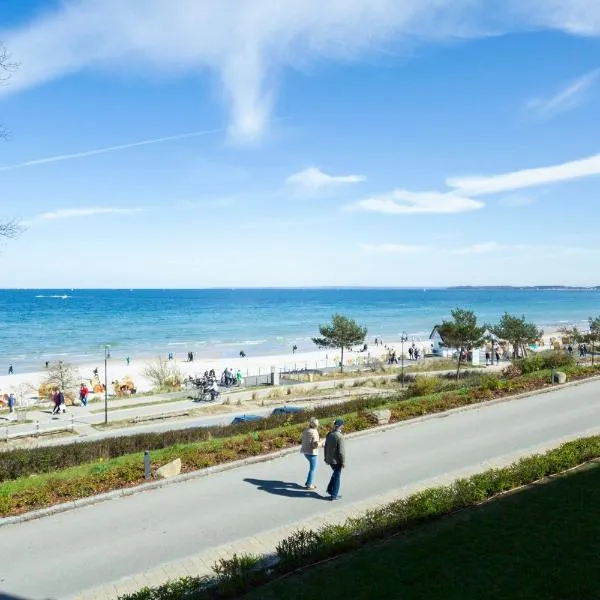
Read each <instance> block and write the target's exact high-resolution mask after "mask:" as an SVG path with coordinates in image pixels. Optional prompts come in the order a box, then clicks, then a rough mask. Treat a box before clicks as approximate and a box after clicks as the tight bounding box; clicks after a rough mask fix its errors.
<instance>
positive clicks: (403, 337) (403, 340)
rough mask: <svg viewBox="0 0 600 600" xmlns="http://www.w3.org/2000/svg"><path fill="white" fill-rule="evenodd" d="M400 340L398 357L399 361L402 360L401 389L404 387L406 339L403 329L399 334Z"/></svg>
mask: <svg viewBox="0 0 600 600" xmlns="http://www.w3.org/2000/svg"><path fill="white" fill-rule="evenodd" d="M400 341H401V342H402V355H401V357H400V361H401V362H402V389H404V342H407V341H408V336H407V335H406V332H405V331H403V332H402V333H401V334H400Z"/></svg>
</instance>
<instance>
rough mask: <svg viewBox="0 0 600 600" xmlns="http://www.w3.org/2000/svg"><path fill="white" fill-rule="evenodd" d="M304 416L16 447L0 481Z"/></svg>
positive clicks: (352, 405) (373, 402)
mask: <svg viewBox="0 0 600 600" xmlns="http://www.w3.org/2000/svg"><path fill="white" fill-rule="evenodd" d="M392 399H397V398H390V397H381V396H380V397H377V398H359V399H356V400H349V401H348V402H343V403H340V404H334V405H331V406H321V407H319V408H316V409H315V410H314V411H312V412H311V415H315V416H317V417H318V418H327V417H336V416H338V415H339V414H346V413H351V412H356V411H358V410H369V409H373V408H377V407H378V406H381V405H383V404H386V403H387V402H389V401H390V400H392ZM306 419H307V416H306V414H304V413H295V414H290V415H275V416H270V417H267V418H265V419H262V420H260V421H252V422H246V423H239V424H236V425H225V426H222V425H216V426H213V427H190V428H189V429H180V430H174V431H165V432H161V433H140V434H135V435H127V436H121V437H113V438H105V439H102V440H95V441H92V442H75V443H72V444H64V445H60V446H43V447H39V448H16V449H14V450H8V451H5V452H0V482H3V481H9V480H12V479H17V478H19V477H24V476H27V475H32V474H34V473H35V474H39V473H52V472H54V471H59V470H62V469H67V468H69V467H75V466H78V465H83V464H86V463H91V462H95V461H98V460H109V459H111V458H118V457H120V456H125V455H127V454H135V453H137V452H143V451H145V450H160V449H163V448H170V447H172V446H175V445H177V444H190V443H194V442H206V441H209V440H212V439H223V438H231V437H234V436H236V435H240V434H243V433H257V432H261V431H267V430H270V429H274V428H276V427H281V426H282V425H285V424H299V423H304V422H305V421H306Z"/></svg>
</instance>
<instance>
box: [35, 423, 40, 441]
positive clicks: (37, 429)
mask: <svg viewBox="0 0 600 600" xmlns="http://www.w3.org/2000/svg"><path fill="white" fill-rule="evenodd" d="M35 437H40V422H39V421H36V422H35Z"/></svg>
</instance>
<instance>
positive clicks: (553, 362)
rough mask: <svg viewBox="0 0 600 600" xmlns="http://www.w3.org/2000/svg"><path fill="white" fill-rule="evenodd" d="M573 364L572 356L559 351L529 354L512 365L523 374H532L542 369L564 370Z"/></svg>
mask: <svg viewBox="0 0 600 600" xmlns="http://www.w3.org/2000/svg"><path fill="white" fill-rule="evenodd" d="M574 364H575V359H574V358H573V356H571V355H570V354H568V353H567V352H562V351H560V350H546V351H544V352H537V353H536V354H530V355H529V356H526V357H525V358H521V359H519V360H515V361H514V365H515V366H516V367H517V368H518V369H519V370H520V371H521V373H523V374H527V373H534V372H536V371H542V370H544V369H557V368H560V367H562V368H566V367H570V366H573V365H574Z"/></svg>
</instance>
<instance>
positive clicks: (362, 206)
mask: <svg viewBox="0 0 600 600" xmlns="http://www.w3.org/2000/svg"><path fill="white" fill-rule="evenodd" d="M595 175H600V154H596V155H594V156H591V157H589V158H584V159H581V160H575V161H571V162H566V163H562V164H559V165H553V166H550V167H540V168H534V169H524V170H521V171H512V172H509V173H502V174H500V175H489V176H483V175H478V176H470V177H450V178H448V179H446V185H447V186H448V187H449V188H451V189H450V190H448V191H446V192H409V191H407V190H394V191H392V192H391V193H389V194H384V195H381V196H373V197H371V198H366V199H364V200H359V201H358V202H355V203H352V204H348V205H346V206H345V207H344V208H345V209H346V210H362V211H369V212H379V213H384V214H390V215H406V214H416V213H431V214H435V213H437V214H440V213H441V214H444V213H445V214H449V213H462V212H467V211H472V210H478V209H480V208H483V207H484V206H485V204H484V202H482V201H480V200H476V199H475V198H476V197H478V196H489V195H494V194H499V193H502V192H514V191H517V190H521V189H526V188H531V187H537V186H541V185H549V184H552V183H560V182H564V181H572V180H576V179H582V178H585V177H592V176H595ZM533 201H535V198H532V197H527V196H518V195H513V196H508V197H506V198H504V199H502V200H501V201H500V204H501V205H504V206H525V205H526V204H531V203H532V202H533Z"/></svg>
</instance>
